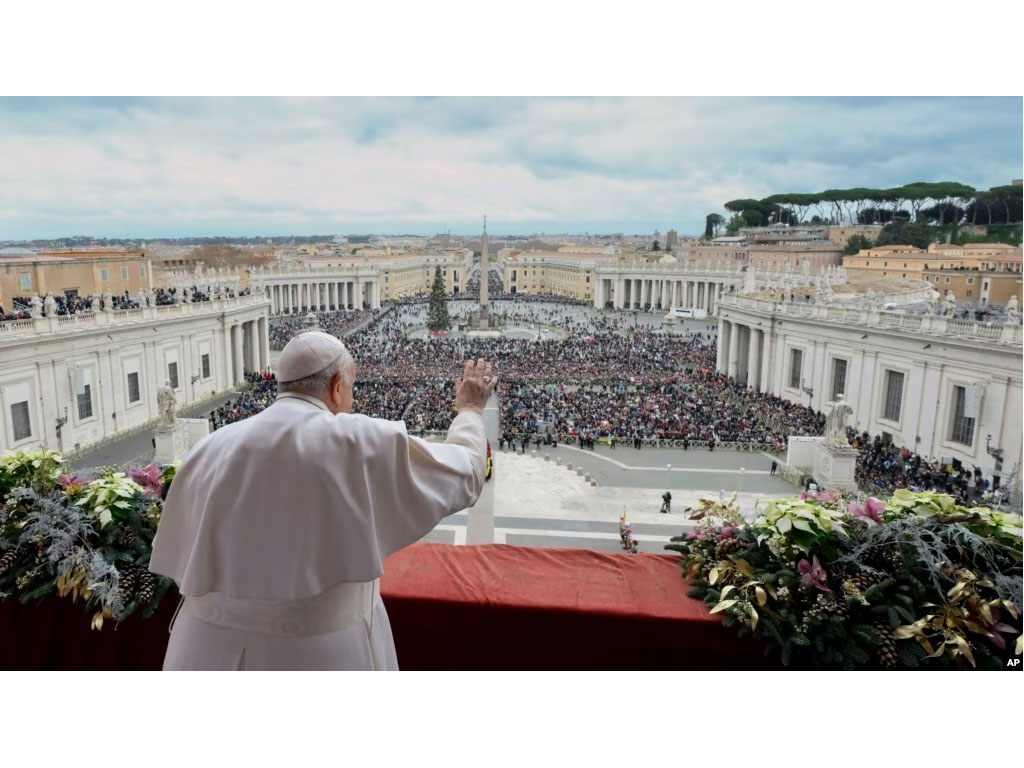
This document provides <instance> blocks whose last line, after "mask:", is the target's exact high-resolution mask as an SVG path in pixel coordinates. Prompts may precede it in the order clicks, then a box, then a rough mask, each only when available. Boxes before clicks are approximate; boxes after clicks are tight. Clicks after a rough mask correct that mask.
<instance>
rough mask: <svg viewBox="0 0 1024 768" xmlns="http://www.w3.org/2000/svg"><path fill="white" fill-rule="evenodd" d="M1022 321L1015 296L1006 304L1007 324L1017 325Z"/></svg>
mask: <svg viewBox="0 0 1024 768" xmlns="http://www.w3.org/2000/svg"><path fill="white" fill-rule="evenodd" d="M1019 320H1020V312H1019V311H1018V310H1017V294H1013V296H1011V297H1010V300H1009V301H1008V302H1006V322H1007V323H1012V324H1013V325H1016V324H1017V322H1018V321H1019Z"/></svg>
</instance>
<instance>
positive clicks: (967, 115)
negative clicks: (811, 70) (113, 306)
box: [0, 97, 1024, 241]
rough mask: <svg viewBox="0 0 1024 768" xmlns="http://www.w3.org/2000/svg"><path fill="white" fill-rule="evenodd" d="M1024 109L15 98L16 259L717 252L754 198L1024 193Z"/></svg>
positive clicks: (10, 188)
mask: <svg viewBox="0 0 1024 768" xmlns="http://www.w3.org/2000/svg"><path fill="white" fill-rule="evenodd" d="M1022 127H1024V126H1022V120H1021V99H1020V98H1016V97H1007V98H957V97H950V98H945V97H936V98H897V97H884V98H714V99H713V98H656V99H644V98H626V99H616V98H578V99H555V98H532V99H531V98H525V99H519V98H500V99H490V98H443V99H424V98H417V99H404V98H385V99H369V98H333V99H298V98H287V99H269V98H268V99H262V98H259V99H256V98H246V99H212V98H211V99H206V98H203V99H168V98H141V99H106V98H100V99H89V98H72V99H58V98H3V99H0V142H3V143H4V145H5V146H6V147H9V148H13V150H14V151H11V152H6V153H4V155H3V157H0V177H2V178H3V179H4V182H3V183H2V184H0V240H7V241H13V240H33V239H55V238H61V237H70V236H73V235H75V234H88V235H90V236H93V237H97V238H104V237H106V238H135V239H160V238H174V237H212V236H228V237H232V236H238V237H269V236H288V235H296V236H310V235H324V234H331V233H338V234H370V233H374V234H381V235H401V234H411V235H432V234H436V233H438V232H444V231H451V233H452V234H453V235H456V234H458V235H470V234H473V233H477V232H479V230H480V222H481V215H482V211H483V209H484V208H486V209H487V211H488V213H489V219H488V222H489V231H490V232H491V234H492V235H493V236H496V237H501V236H509V235H530V234H536V233H541V232H544V233H571V234H576V233H579V234H582V233H584V232H590V233H592V234H608V233H612V232H622V233H625V234H627V235H630V234H634V233H649V232H653V231H654V230H655V229H658V230H661V231H662V232H664V231H666V230H667V229H669V228H675V229H677V230H678V231H679V233H680V234H681V235H684V234H699V233H700V232H702V231H703V223H704V216H705V215H706V214H707V213H710V212H721V211H722V204H723V203H724V202H725V201H727V200H730V199H734V198H740V197H756V198H759V197H764V196H766V195H770V194H775V193H782V192H813V191H820V190H822V189H827V188H847V187H855V186H872V187H873V186H878V187H888V186H897V185H901V184H906V183H909V182H912V181H940V180H950V181H959V182H963V183H966V184H970V185H972V186H976V187H978V188H987V187H989V186H995V185H1000V184H1008V183H1009V182H1010V180H1011V179H1013V178H1019V177H1020V168H1021V162H1022V144H1021V132H1022Z"/></svg>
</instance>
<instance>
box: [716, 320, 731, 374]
mask: <svg viewBox="0 0 1024 768" xmlns="http://www.w3.org/2000/svg"><path fill="white" fill-rule="evenodd" d="M729 325H730V323H729V321H728V320H719V321H718V345H717V347H718V349H717V352H716V356H715V371H716V372H717V373H725V361H726V360H728V359H729V358H728V349H729Z"/></svg>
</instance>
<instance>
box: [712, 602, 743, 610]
mask: <svg viewBox="0 0 1024 768" xmlns="http://www.w3.org/2000/svg"><path fill="white" fill-rule="evenodd" d="M736 603H737V601H736V600H723V601H722V602H720V603H719V604H718V605H716V606H715V607H714V608H712V609H711V613H719V612H720V611H724V610H725V609H726V608H729V607H730V606H733V605H736Z"/></svg>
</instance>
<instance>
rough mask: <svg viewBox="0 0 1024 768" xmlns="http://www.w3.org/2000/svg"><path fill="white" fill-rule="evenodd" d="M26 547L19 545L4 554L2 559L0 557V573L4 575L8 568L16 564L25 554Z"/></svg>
mask: <svg viewBox="0 0 1024 768" xmlns="http://www.w3.org/2000/svg"><path fill="white" fill-rule="evenodd" d="M25 551H26V547H25V545H24V544H19V545H18V546H16V547H15V548H14V549H9V550H7V552H5V553H4V556H3V557H0V573H5V572H6V571H7V569H8V568H10V567H11V566H12V565H14V564H15V563H16V562H18V561H19V560H20V559H21V557H22V555H24V554H25Z"/></svg>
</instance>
